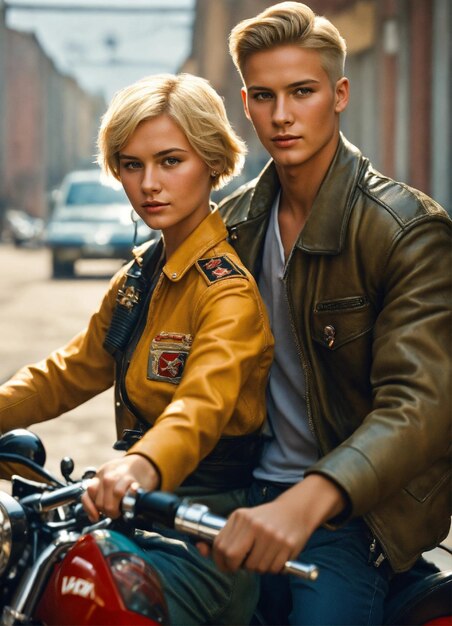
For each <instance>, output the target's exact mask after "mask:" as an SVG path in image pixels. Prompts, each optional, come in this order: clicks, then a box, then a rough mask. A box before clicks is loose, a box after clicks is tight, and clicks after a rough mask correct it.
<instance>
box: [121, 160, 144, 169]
mask: <svg viewBox="0 0 452 626" xmlns="http://www.w3.org/2000/svg"><path fill="white" fill-rule="evenodd" d="M124 167H125V168H126V170H137V169H139V168H140V167H141V163H140V162H139V161H128V162H127V163H125V164H124Z"/></svg>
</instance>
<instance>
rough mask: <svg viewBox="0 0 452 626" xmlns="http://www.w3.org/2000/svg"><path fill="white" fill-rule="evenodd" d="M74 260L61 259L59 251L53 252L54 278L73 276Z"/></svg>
mask: <svg viewBox="0 0 452 626" xmlns="http://www.w3.org/2000/svg"><path fill="white" fill-rule="evenodd" d="M74 273H75V271H74V261H68V260H67V259H61V258H60V257H59V255H58V252H53V253H52V277H53V278H73V277H74Z"/></svg>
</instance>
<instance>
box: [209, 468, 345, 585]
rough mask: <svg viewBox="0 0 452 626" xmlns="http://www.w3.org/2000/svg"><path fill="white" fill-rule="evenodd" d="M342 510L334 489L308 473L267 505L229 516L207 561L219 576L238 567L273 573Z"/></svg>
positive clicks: (342, 498)
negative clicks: (210, 557)
mask: <svg viewBox="0 0 452 626" xmlns="http://www.w3.org/2000/svg"><path fill="white" fill-rule="evenodd" d="M345 505H346V499H345V496H344V494H343V492H342V491H341V489H340V488H339V487H337V486H336V485H335V484H334V483H333V482H332V481H330V480H328V479H327V478H324V477H323V476H321V475H319V474H311V475H309V476H308V477H306V478H305V479H304V480H303V481H301V482H300V483H298V484H297V485H295V486H294V487H291V488H290V489H288V490H287V491H285V492H284V493H283V494H281V495H280V496H279V497H278V498H277V499H276V500H274V501H273V502H269V503H267V504H262V505H260V506H256V507H253V508H249V509H245V508H243V509H237V510H236V511H234V512H233V513H232V514H231V516H230V517H229V519H228V522H227V524H226V526H225V527H224V528H223V529H222V530H221V532H220V533H219V535H218V537H217V538H216V539H215V542H214V544H213V558H214V560H215V562H216V563H217V565H218V567H219V569H221V570H222V571H226V572H235V571H237V570H238V569H239V568H240V567H244V568H246V569H249V570H252V571H256V572H261V573H263V572H271V573H275V574H276V573H278V572H280V571H281V570H282V569H283V567H284V564H285V562H286V561H288V560H291V559H296V558H297V556H298V554H299V553H300V552H301V550H302V549H303V548H304V546H305V544H306V542H307V541H308V539H309V537H310V536H311V535H312V533H313V532H314V531H315V530H316V529H317V528H318V527H319V526H321V525H322V524H323V523H324V522H326V521H327V520H328V519H330V518H332V517H334V516H335V515H338V514H339V513H340V512H341V511H342V510H343V509H344V507H345ZM201 551H202V552H204V553H205V550H202V549H201Z"/></svg>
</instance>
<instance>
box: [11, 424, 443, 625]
mask: <svg viewBox="0 0 452 626" xmlns="http://www.w3.org/2000/svg"><path fill="white" fill-rule="evenodd" d="M45 460H46V454H45V449H44V446H43V444H42V442H41V441H40V439H39V438H38V437H37V436H36V435H34V434H33V433H31V432H30V431H27V430H23V429H17V430H15V431H11V432H9V433H6V434H5V435H2V436H1V437H0V478H3V479H7V480H10V481H11V495H9V494H8V493H4V492H0V611H2V621H1V624H2V625H3V626H15V625H19V624H22V625H23V624H28V625H35V626H38V625H41V626H52V625H55V626H56V625H59V626H75V625H78V626H83V625H87V626H90V625H91V626H94V625H97V626H99V625H102V624H108V625H112V626H121V625H130V624H134V625H136V626H141V625H143V626H151V625H154V626H157V625H162V626H164V625H167V624H169V618H168V611H167V607H166V603H165V597H164V592H163V590H162V586H161V584H160V581H159V576H158V573H157V572H156V571H155V570H154V569H153V567H152V564H151V562H150V560H149V557H148V554H147V552H146V551H145V550H144V549H142V548H141V547H140V542H139V541H138V536H139V534H140V533H145V532H146V531H147V530H151V529H154V530H155V525H156V524H157V525H159V524H160V525H164V526H166V527H171V528H175V529H177V530H179V531H181V532H183V533H185V534H187V535H191V536H194V537H196V538H198V539H202V540H204V541H208V542H212V541H213V539H214V538H215V536H216V535H217V533H218V532H219V531H220V529H221V528H222V527H223V525H224V524H225V521H226V520H225V519H223V518H221V517H219V516H217V515H215V514H214V513H212V512H211V511H210V510H209V509H208V508H207V507H206V506H204V505H201V504H196V503H192V502H189V501H187V500H181V499H180V498H178V497H177V496H175V495H174V494H169V493H165V492H144V491H142V490H139V491H138V492H137V493H136V494H128V495H126V496H125V497H124V498H123V502H122V515H121V517H120V518H119V519H118V520H111V519H110V518H103V519H101V520H100V521H99V522H97V523H91V522H90V521H89V520H88V518H87V516H86V514H85V512H84V509H83V507H82V505H81V503H80V498H81V496H82V494H83V492H84V490H85V488H86V484H87V481H88V480H89V479H90V478H91V477H92V476H93V475H94V473H95V470H93V469H90V468H88V469H87V470H86V471H85V472H84V474H83V476H82V477H81V479H80V480H77V481H74V480H73V479H72V478H71V474H72V472H73V469H74V464H73V462H72V460H71V459H69V458H68V457H65V458H64V459H63V460H62V461H61V466H60V467H61V473H62V476H63V479H62V480H61V479H59V478H56V477H55V476H53V475H52V474H50V473H49V472H48V471H47V470H46V469H45ZM285 572H286V573H290V574H293V575H297V576H300V577H303V578H306V579H308V580H312V581H314V580H316V578H317V576H318V575H319V571H318V569H317V568H316V567H315V565H304V564H302V563H298V562H294V561H288V562H287V563H286V567H285ZM424 574H425V572H424V573H423V575H422V576H420V577H419V580H417V579H416V580H414V582H413V581H409V582H410V584H409V585H408V586H407V587H406V588H405V586H404V585H402V586H401V589H398V590H397V593H395V594H394V598H393V599H392V600H391V601H390V603H389V605H388V619H391V620H392V621H386V624H424V625H425V626H427V625H429V626H444V625H446V624H448V625H449V626H450V624H451V623H452V620H451V616H450V598H451V589H452V572H451V571H449V572H439V571H434V572H430V571H429V572H428V574H427V575H426V576H425V575H424ZM320 575H321V572H320ZM402 577H403V575H402ZM395 599H397V602H394V600H395ZM391 602H392V608H391V606H390V605H391ZM391 611H392V615H391ZM252 623H253V624H265V621H264V619H263V617H262V616H260V615H259V614H256V616H255V617H254V619H253V622H252Z"/></svg>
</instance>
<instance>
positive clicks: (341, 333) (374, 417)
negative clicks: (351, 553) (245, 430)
mask: <svg viewBox="0 0 452 626" xmlns="http://www.w3.org/2000/svg"><path fill="white" fill-rule="evenodd" d="M278 189H279V180H278V177H277V174H276V170H275V167H274V164H273V163H272V162H270V163H269V165H267V167H266V168H265V169H264V171H263V173H262V174H261V176H260V177H259V178H258V179H256V180H254V181H252V182H251V183H249V184H247V185H245V186H244V187H241V188H240V189H239V190H238V191H237V192H235V193H234V194H232V195H231V196H230V197H229V198H227V199H226V200H224V201H223V202H222V204H221V205H220V211H221V212H222V214H223V217H224V218H225V220H226V223H227V226H228V229H229V233H230V239H231V242H232V244H233V245H234V247H235V248H236V250H237V252H238V253H239V255H240V257H241V259H242V261H243V262H244V263H245V265H246V266H247V267H248V268H249V269H250V270H251V271H252V272H253V273H254V275H255V276H258V274H259V269H260V257H261V253H262V246H263V241H264V235H265V232H266V228H267V224H268V218H269V211H270V208H271V205H272V202H273V199H274V197H275V194H276V192H277V190H278ZM451 243H452V242H451V221H450V219H449V218H448V216H447V214H446V213H445V211H444V210H443V209H442V208H441V207H440V206H438V204H436V203H435V202H434V201H433V200H431V199H430V198H429V197H427V196H425V195H424V194H422V193H421V192H419V191H416V190H414V189H411V188H409V187H407V186H406V185H404V184H401V183H397V182H394V181H393V180H391V179H388V178H386V177H384V176H382V175H381V174H380V173H379V172H377V171H375V170H374V169H373V167H372V165H371V164H370V163H369V161H368V160H367V159H366V158H364V157H363V156H362V154H361V153H360V152H359V151H358V150H357V149H356V148H355V147H354V146H352V145H351V144H350V143H348V142H347V141H346V140H345V139H344V138H343V137H342V136H341V138H340V141H339V146H338V149H337V152H336V155H335V157H334V160H333V162H332V164H331V166H330V168H329V171H328V173H327V175H326V177H325V180H324V182H323V184H322V186H321V188H320V191H319V193H318V195H317V198H316V200H315V203H314V206H313V209H312V212H311V214H310V217H309V219H308V221H307V223H306V225H305V227H304V229H303V231H302V232H301V234H300V236H299V238H298V240H297V242H296V244H295V246H294V249H293V252H292V254H291V256H290V259H289V261H288V263H287V269H286V273H285V285H286V290H287V296H288V301H289V304H290V310H291V315H292V327H293V332H294V339H295V341H296V344H297V349H298V352H299V355H300V361H301V364H302V367H303V371H304V375H305V383H306V396H307V397H306V400H307V407H308V417H309V421H310V425H311V428H312V431H313V432H314V434H315V436H316V439H317V442H318V447H319V450H320V460H319V461H318V462H317V463H316V464H315V465H314V466H313V467H311V468H309V471H308V472H307V474H309V473H314V472H315V473H321V474H323V475H325V476H327V477H329V478H330V479H332V480H333V481H335V482H336V483H337V484H339V485H340V486H341V487H342V488H343V489H344V490H345V492H346V493H347V494H348V497H349V500H350V510H349V513H350V516H353V517H356V516H364V519H365V520H366V522H367V524H368V526H369V527H370V529H371V531H372V532H373V534H374V535H375V537H376V538H377V539H378V540H379V541H380V544H381V546H382V548H383V551H384V553H385V555H386V556H387V557H388V559H389V561H390V563H391V565H392V567H393V569H394V570H395V571H403V570H405V569H408V568H409V567H410V566H411V565H412V563H413V562H414V561H415V560H416V558H417V557H418V556H419V554H420V553H421V552H422V551H424V550H428V549H430V548H432V547H434V546H435V545H437V544H438V543H439V542H440V541H441V540H443V539H444V537H445V536H446V535H447V532H448V529H449V525H450V482H449V478H450V457H449V455H448V452H449V446H450V432H451V431H450V416H451V406H450V404H451V391H450V353H451V334H450V332H451V316H450V310H451V307H450V304H451V302H450V296H451V267H452V265H451V251H452V247H451ZM341 521H343V520H341Z"/></svg>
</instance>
